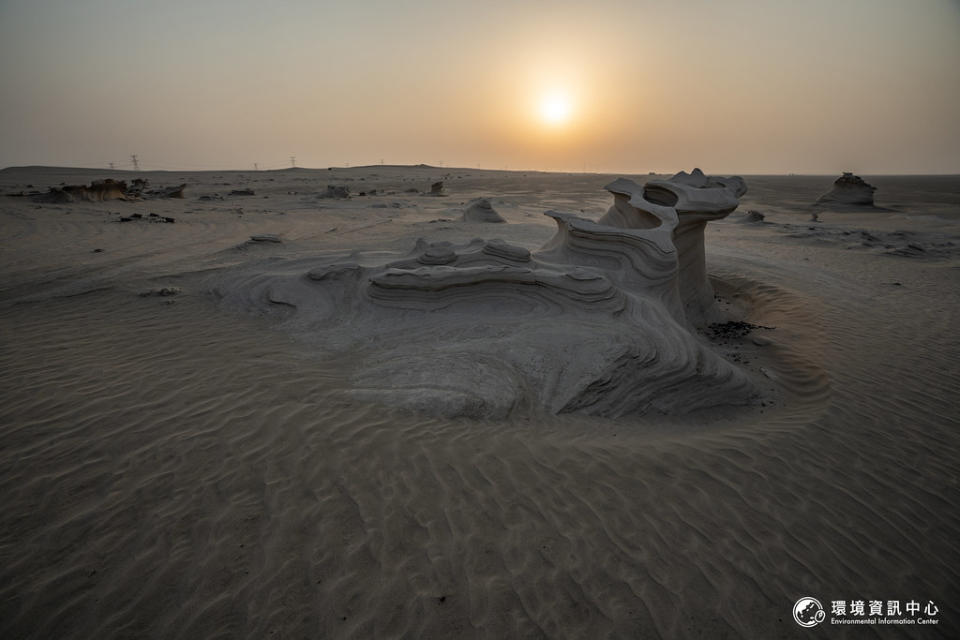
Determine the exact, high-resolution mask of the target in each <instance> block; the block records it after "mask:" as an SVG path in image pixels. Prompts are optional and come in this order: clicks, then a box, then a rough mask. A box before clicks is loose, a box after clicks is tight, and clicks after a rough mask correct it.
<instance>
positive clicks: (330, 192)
mask: <svg viewBox="0 0 960 640" xmlns="http://www.w3.org/2000/svg"><path fill="white" fill-rule="evenodd" d="M319 197H321V198H334V199H337V200H345V199H347V198H349V197H350V189H348V188H347V187H344V186H339V185H332V184H328V185H327V190H326V191H324V192H323V193H321V194H320V196H319Z"/></svg>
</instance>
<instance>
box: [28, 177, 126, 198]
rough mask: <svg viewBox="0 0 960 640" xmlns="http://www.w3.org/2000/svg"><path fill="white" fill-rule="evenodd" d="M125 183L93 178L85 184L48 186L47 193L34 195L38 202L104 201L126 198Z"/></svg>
mask: <svg viewBox="0 0 960 640" xmlns="http://www.w3.org/2000/svg"><path fill="white" fill-rule="evenodd" d="M128 198H129V194H128V193H127V183H126V182H121V181H117V180H111V179H110V178H107V179H106V180H94V181H93V182H91V183H90V184H89V186H87V185H82V184H81V185H66V186H63V187H50V191H48V192H47V193H44V194H41V195H39V196H35V197H34V200H36V201H38V202H51V203H58V204H66V203H70V202H105V201H107V200H127V199H128Z"/></svg>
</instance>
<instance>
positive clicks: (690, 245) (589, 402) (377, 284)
mask: <svg viewBox="0 0 960 640" xmlns="http://www.w3.org/2000/svg"><path fill="white" fill-rule="evenodd" d="M607 189H608V190H609V191H610V192H611V193H613V195H614V204H613V206H612V207H611V208H610V210H609V211H608V212H607V214H606V215H605V216H603V218H601V219H600V220H599V221H597V222H593V221H590V220H586V219H584V218H581V217H578V216H575V215H572V214H568V213H561V212H556V211H549V212H547V213H546V215H548V216H549V217H551V218H552V219H553V220H554V221H555V222H556V224H557V232H556V235H555V236H554V238H553V239H552V240H551V241H550V242H548V243H547V244H546V245H545V246H544V247H543V248H542V249H541V250H539V251H537V252H535V253H531V252H530V251H529V250H527V249H526V248H524V247H520V246H516V245H513V244H510V243H509V242H505V241H503V240H489V241H487V240H481V239H476V240H473V241H471V242H469V243H466V244H459V245H457V244H451V243H448V242H438V243H430V242H427V241H425V240H420V241H418V242H417V244H416V246H415V247H414V249H413V251H411V252H410V253H409V254H407V255H406V256H403V257H400V258H398V259H395V260H393V261H390V262H387V263H385V264H384V263H382V262H379V263H378V262H376V261H375V260H373V259H372V258H371V257H368V256H364V255H361V254H353V255H350V256H343V257H341V258H339V259H329V260H325V261H317V262H314V261H310V262H308V263H307V264H304V265H303V266H302V268H300V273H301V274H302V275H300V276H292V275H289V274H290V273H291V272H296V270H297V269H296V268H294V267H293V266H292V265H289V264H284V265H281V266H279V267H277V271H276V272H275V275H271V274H262V273H260V274H254V275H252V276H250V277H248V278H246V279H244V280H242V285H240V286H238V285H237V284H234V285H228V286H226V287H223V288H222V289H221V292H222V293H223V294H224V295H225V296H226V297H227V298H228V300H230V301H232V302H233V303H234V304H239V305H242V306H245V307H252V308H254V309H257V310H260V311H263V310H264V308H265V307H266V308H274V309H276V310H277V311H278V312H279V313H281V315H283V316H284V318H285V320H284V322H285V324H286V326H287V327H288V328H290V329H291V330H293V331H296V332H299V333H302V334H304V335H307V336H309V338H310V339H311V340H313V341H316V342H318V343H320V344H321V345H323V346H324V347H325V348H327V349H331V350H333V351H342V352H350V353H352V354H357V355H356V357H353V358H352V359H353V360H354V361H357V362H359V363H360V364H359V366H358V369H357V371H355V372H354V378H353V381H354V387H353V389H352V391H351V393H352V394H354V395H356V396H359V397H363V398H366V399H373V400H377V401H382V402H386V403H390V404H399V405H402V406H407V407H410V408H414V409H418V410H424V411H429V412H434V413H441V414H445V415H468V416H474V417H502V416H504V415H506V414H508V413H510V412H511V411H512V410H514V409H516V408H518V407H529V406H539V407H543V408H545V409H547V410H549V411H551V412H569V411H577V412H584V413H589V414H593V415H602V416H619V415H624V414H630V413H644V412H648V411H659V412H663V413H670V414H676V413H686V412H689V411H693V410H697V409H703V408H708V407H713V406H717V405H727V404H744V403H747V402H749V401H750V399H751V398H752V397H754V387H753V384H752V382H751V380H750V378H749V377H748V376H747V374H746V373H745V372H744V371H742V370H741V369H739V368H738V367H736V366H735V365H733V364H732V363H730V362H728V361H727V360H724V359H723V358H721V357H719V356H718V355H716V354H715V353H714V352H712V351H711V350H710V349H709V348H707V347H706V346H704V344H703V343H702V342H701V341H699V340H698V339H697V338H696V337H695V335H694V334H693V333H692V330H691V323H696V322H698V321H699V320H700V319H702V318H703V317H704V315H705V314H706V313H707V312H708V311H709V305H710V304H711V303H712V300H713V297H712V290H711V288H710V284H709V281H708V280H707V276H706V271H705V262H704V254H703V228H704V226H705V225H706V223H707V222H708V221H709V220H715V219H718V218H721V217H723V216H725V215H727V214H728V213H730V211H732V210H733V209H734V208H735V207H736V206H737V198H738V197H739V195H741V194H742V193H743V192H744V191H745V189H746V187H745V185H744V183H743V180H741V179H740V178H707V177H705V176H703V174H702V173H700V172H699V171H694V173H692V174H689V175H688V174H685V173H683V174H678V175H677V176H674V177H673V178H671V179H670V180H654V181H651V182H648V183H647V184H646V185H644V186H641V185H638V184H635V183H633V182H630V181H629V180H617V181H615V182H613V183H612V184H610V185H608V187H607Z"/></svg>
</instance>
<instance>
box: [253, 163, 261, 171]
mask: <svg viewBox="0 0 960 640" xmlns="http://www.w3.org/2000/svg"><path fill="white" fill-rule="evenodd" d="M253 170H254V171H260V167H258V166H257V163H256V162H254V163H253Z"/></svg>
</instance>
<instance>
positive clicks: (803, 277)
mask: <svg viewBox="0 0 960 640" xmlns="http://www.w3.org/2000/svg"><path fill="white" fill-rule="evenodd" d="M141 175H145V176H146V177H148V178H150V179H151V182H152V183H153V184H155V185H156V186H173V185H176V184H180V183H182V182H186V183H187V184H188V187H187V191H186V196H187V197H186V199H184V200H154V201H144V202H106V203H81V204H69V205H55V204H38V203H34V202H32V201H31V200H29V199H28V198H7V197H4V198H2V200H0V221H2V233H3V242H2V244H0V269H2V272H0V273H2V280H0V332H2V338H0V434H2V437H0V497H2V500H3V507H4V508H3V509H2V511H0V637H3V638H59V637H84V638H105V637H130V638H133V637H137V638H141V637H156V638H198V637H205V638H206V637H209V638H213V637H223V638H235V637H248V638H266V637H297V638H302V637H311V638H322V637H356V638H370V637H435V638H461V637H463V638H470V637H478V638H479V637H483V638H505V637H511V638H512V637H518V638H521V637H522V638H529V637H571V638H580V637H590V638H602V637H616V638H640V637H642V638H648V637H663V638H675V637H703V638H717V637H745V638H779V637H807V636H810V635H811V633H816V632H811V631H808V630H805V629H801V628H800V627H798V626H797V625H796V624H795V623H794V621H793V620H792V617H791V608H792V605H793V603H794V602H795V601H796V600H797V598H799V597H800V596H804V595H810V596H814V597H817V598H819V599H820V600H821V601H829V600H837V599H846V600H853V599H864V600H869V599H884V600H891V599H900V600H903V601H907V600H911V599H915V600H919V601H924V602H925V601H927V600H933V601H934V602H937V603H938V604H939V605H940V609H941V615H940V618H941V622H940V624H939V625H937V626H936V627H930V628H923V629H921V628H918V627H912V628H903V629H896V628H881V627H856V628H849V629H839V628H832V629H828V630H826V631H824V632H823V635H833V634H838V635H843V634H844V633H846V634H849V635H851V636H853V635H856V636H857V637H861V636H863V637H869V636H871V635H881V636H890V635H893V636H896V635H897V634H898V633H899V634H905V635H907V636H917V637H956V635H958V634H960V618H958V616H957V614H956V611H955V608H956V607H955V605H956V603H957V602H958V601H960V575H958V574H960V569H958V568H960V552H958V544H957V542H956V540H958V539H960V512H958V506H957V505H958V499H960V491H958V475H960V460H958V443H960V433H958V428H960V421H958V415H960V367H958V366H957V361H958V358H960V337H958V335H957V332H956V328H957V326H960V321H958V320H960V319H958V310H960V179H957V178H942V177H930V178H924V177H889V178H885V177H868V179H869V181H870V182H871V184H874V185H876V186H877V187H878V191H877V194H876V199H877V204H878V205H879V206H881V207H884V208H885V209H886V210H884V211H876V212H865V213H848V212H845V213H830V212H827V213H825V214H822V216H821V220H822V222H820V223H811V222H808V221H809V218H810V208H809V204H810V203H812V202H814V201H815V200H816V198H817V196H818V195H819V194H820V193H822V192H823V191H825V190H827V189H828V188H829V185H830V184H831V182H832V180H833V177H829V176H825V177H800V176H798V177H747V183H748V185H749V188H750V192H749V193H748V194H747V195H746V196H745V197H744V198H743V200H742V202H741V206H740V209H739V210H738V212H735V213H734V214H732V215H731V216H730V217H729V218H728V219H727V220H725V221H723V222H720V223H711V225H710V226H709V227H708V231H707V257H708V266H709V270H710V272H711V274H712V276H713V277H714V281H715V287H716V289H717V293H718V295H719V296H720V297H721V299H722V304H724V305H726V307H727V308H729V309H730V310H731V313H737V314H740V316H742V317H743V318H744V319H746V320H748V321H749V322H752V323H754V324H759V325H764V326H769V327H775V329H772V330H767V331H763V332H762V334H761V333H760V332H755V333H754V334H753V335H752V336H749V337H747V338H745V339H743V340H732V341H726V344H724V343H723V342H715V343H713V344H712V348H714V349H716V350H718V351H719V352H720V353H722V354H724V355H725V357H728V358H730V359H732V360H734V361H736V360H741V361H742V360H746V361H747V362H748V363H749V364H745V365H744V366H753V367H757V368H759V367H761V366H762V367H763V369H764V371H765V372H766V373H767V378H768V379H769V384H770V387H769V389H767V392H768V397H769V400H770V402H769V403H766V404H765V406H757V407H739V408H730V409H726V410H721V411H715V412H710V413H708V414H703V413H701V414H696V415H694V416H692V417H686V418H671V417H667V416H653V415H647V416H642V417H634V418H621V419H616V420H609V419H599V418H585V417H578V416H576V415H561V416H552V415H549V414H547V413H545V412H544V411H542V410H539V409H536V408H530V407H525V408H521V409H519V410H517V411H515V412H513V413H512V414H511V415H510V417H508V418H507V419H505V420H501V421H495V422H494V421H475V420H467V419H441V418H436V417H431V416H429V415H420V414H414V413H408V412H403V411H401V410H398V409H392V408H389V407H384V406H379V405H374V404H365V403H363V402H360V401H358V400H356V399H353V398H352V396H351V395H350V393H349V391H350V380H351V372H352V371H353V368H354V366H355V359H354V358H351V357H350V354H346V355H339V356H336V357H334V358H332V357H331V356H329V354H327V353H326V352H324V351H323V350H322V349H321V348H320V347H319V343H320V341H311V340H310V339H309V337H306V338H305V337H304V336H302V335H296V334H294V333H291V332H289V331H285V330H284V329H283V328H281V327H280V326H279V325H278V320H280V319H282V318H283V314H284V311H283V310H280V309H278V310H277V313H276V314H273V313H269V314H264V315H252V314H249V313H242V312H239V311H237V310H236V309H229V308H225V307H224V305H223V304H221V302H220V301H219V300H218V299H217V297H216V296H215V295H214V294H213V293H212V292H211V290H212V288H213V285H212V284H211V283H215V282H217V281H218V278H220V277H221V276H222V275H223V274H225V273H234V272H237V271H238V270H243V269H247V270H249V268H250V266H251V265H255V264H258V263H263V264H265V265H266V264H282V263H283V261H285V260H292V261H296V260H301V259H307V258H309V257H310V256H311V255H317V254H319V253H322V252H334V251H342V250H344V249H351V248H362V249H364V250H367V251H384V252H405V251H408V250H409V249H410V247H411V246H412V244H413V241H414V239H415V238H417V237H426V238H428V239H431V240H451V241H457V242H462V241H466V240H469V239H471V238H474V237H502V238H505V239H508V240H509V241H511V242H514V243H517V244H520V245H523V246H527V247H528V248H531V249H533V248H537V247H538V246H540V245H541V244H542V243H543V242H545V241H546V240H547V239H548V238H549V237H550V236H551V235H552V233H553V223H552V221H550V220H549V219H547V218H544V217H543V216H542V215H541V213H542V212H543V211H544V210H546V209H558V210H562V211H571V212H574V213H580V211H581V210H582V211H583V213H582V214H581V215H583V216H585V217H591V218H596V217H599V216H600V215H601V214H602V213H603V212H604V211H605V210H606V208H607V207H608V206H609V204H610V200H611V199H610V196H609V194H607V193H606V192H604V191H603V190H602V187H603V185H604V184H606V183H607V182H609V181H610V179H611V178H612V176H596V175H585V176H584V175H561V174H532V173H529V174H523V173H507V172H482V171H478V170H456V169H436V168H433V169H431V168H391V167H370V168H356V169H350V170H345V169H337V170H334V171H326V170H323V171H307V170H297V171H283V172H261V173H245V174H244V173H237V172H224V173H183V174H180V173H170V174H162V173H158V174H141ZM99 177H127V178H129V177H132V176H131V175H130V174H128V175H127V176H123V175H121V174H117V173H115V174H109V173H106V172H94V171H84V170H53V169H38V168H32V169H10V170H5V171H2V172H0V191H2V192H4V193H9V192H17V191H20V190H29V189H30V188H28V187H27V186H26V185H28V184H30V185H33V187H34V188H40V189H42V190H45V188H46V187H47V186H53V185H57V184H59V183H60V182H61V181H65V182H67V183H80V182H89V180H90V179H92V178H99ZM444 177H446V181H445V182H446V189H445V190H446V192H447V193H448V196H447V197H446V198H433V197H427V196H422V195H419V194H414V193H406V192H405V190H406V189H408V188H417V189H419V190H426V191H429V186H430V184H431V182H433V181H435V180H437V179H441V178H444ZM865 177H866V176H865ZM347 178H350V180H349V181H347ZM361 178H362V180H361ZM327 184H335V185H347V186H349V188H350V189H351V191H353V192H354V193H355V194H356V193H357V192H358V191H361V190H369V189H370V188H376V189H377V190H378V191H379V192H381V194H379V195H376V196H364V197H354V198H352V199H350V200H333V199H317V198H315V197H313V194H316V193H318V192H323V191H324V189H325V187H326V185H327ZM240 188H250V189H253V190H254V191H255V193H256V195H255V196H246V197H244V196H227V195H226V194H227V193H228V192H229V191H230V190H231V189H240ZM384 191H386V192H390V191H393V192H395V193H392V194H387V195H384V194H382V192H384ZM213 193H219V194H221V195H223V196H224V199H223V200H209V201H206V200H205V201H201V200H198V197H199V196H201V195H204V194H213ZM265 196H266V197H265ZM478 197H485V198H489V199H490V200H491V203H492V204H493V206H494V207H495V208H496V210H497V211H498V212H499V213H500V214H501V215H502V216H503V217H504V218H505V219H506V220H507V222H508V223H509V224H507V225H502V224H501V225H494V228H493V229H492V230H491V226H490V225H485V224H483V223H464V222H461V221H459V218H458V217H457V216H456V212H457V211H459V210H461V209H462V203H466V202H468V201H469V200H471V199H473V198H478ZM383 205H385V206H383ZM752 209H753V210H758V211H761V212H762V213H764V214H765V216H766V219H765V221H764V224H751V223H746V222H744V221H743V220H742V218H743V216H742V215H741V214H742V213H743V212H746V211H748V210H752ZM151 212H153V213H157V214H158V215H161V216H171V217H174V218H175V219H176V223H175V224H153V223H149V222H147V221H146V220H140V221H132V222H126V223H121V222H119V221H118V220H119V218H120V217H121V215H122V216H129V215H130V214H131V213H141V214H142V215H143V216H144V217H145V218H147V217H148V215H149V213H151ZM255 234H278V235H279V236H280V237H281V238H282V239H283V240H284V242H283V243H280V244H277V243H258V244H254V245H249V244H245V242H246V240H248V239H249V237H250V236H251V235H255ZM911 245H912V246H911ZM96 249H102V251H100V252H94V251H95V250H96ZM385 255H386V254H385ZM174 287H175V288H178V289H179V291H180V292H179V293H178V294H177V295H171V296H161V295H141V294H144V293H149V292H158V291H159V290H160V289H163V288H174ZM753 337H757V338H763V339H760V340H757V342H760V344H755V343H754V341H753V340H752V338H753ZM704 340H706V337H704Z"/></svg>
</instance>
